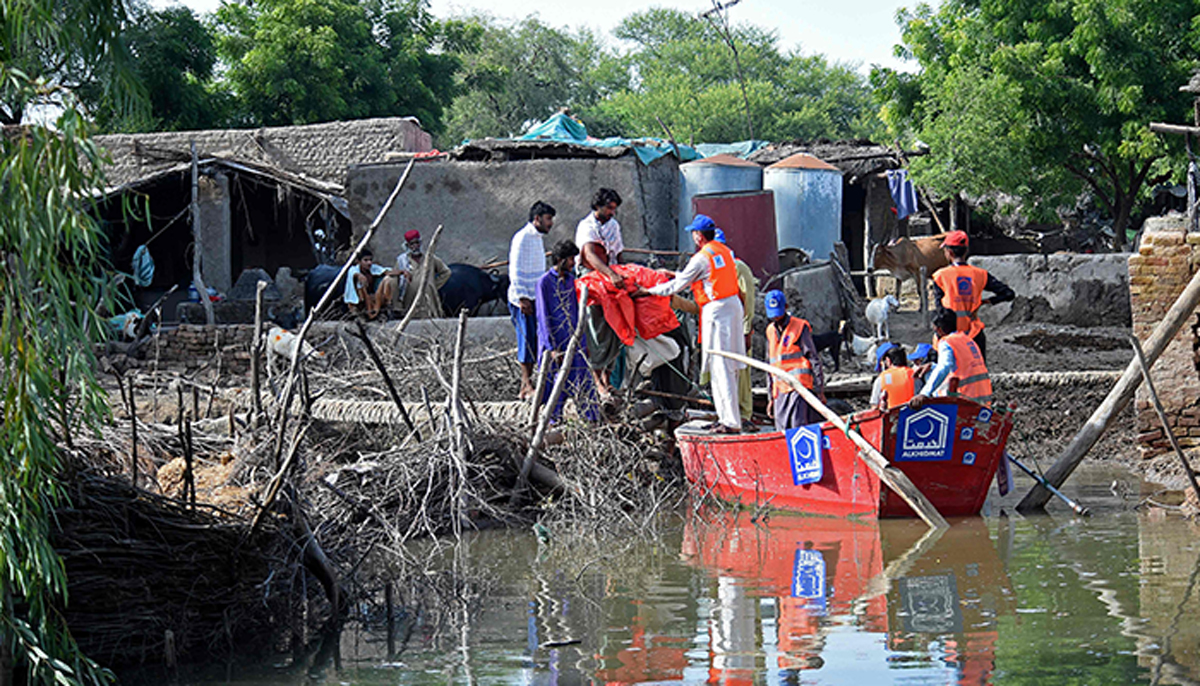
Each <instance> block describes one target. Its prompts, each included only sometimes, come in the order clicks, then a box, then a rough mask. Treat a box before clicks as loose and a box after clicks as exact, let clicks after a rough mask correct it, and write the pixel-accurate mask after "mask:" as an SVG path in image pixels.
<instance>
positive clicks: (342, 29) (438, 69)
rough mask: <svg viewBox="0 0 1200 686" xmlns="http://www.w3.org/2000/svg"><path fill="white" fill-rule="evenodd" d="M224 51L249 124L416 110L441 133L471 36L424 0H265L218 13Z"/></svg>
mask: <svg viewBox="0 0 1200 686" xmlns="http://www.w3.org/2000/svg"><path fill="white" fill-rule="evenodd" d="M217 26H218V30H219V36H218V50H219V53H220V54H221V56H222V57H223V58H224V60H225V61H226V62H227V63H228V67H229V69H228V74H227V78H228V80H229V83H230V85H231V86H232V88H233V91H234V93H235V94H236V96H237V98H238V99H239V101H240V104H241V106H242V107H243V108H244V109H245V111H246V113H247V115H248V117H249V119H250V120H251V122H252V123H255V124H259V125H282V124H308V123H315V122H323V121H332V120H337V119H358V118H363V117H382V116H397V115H411V116H416V117H417V118H418V119H420V120H421V123H422V124H423V125H424V126H425V128H427V129H429V130H431V131H435V132H436V131H438V130H440V128H441V125H442V121H441V119H442V111H443V109H444V107H445V106H446V105H447V104H449V102H450V100H451V98H452V97H453V81H452V75H453V73H454V72H455V70H456V69H457V67H458V60H459V58H458V56H457V55H458V53H459V52H461V51H463V50H465V49H468V48H469V46H468V45H464V44H463V43H464V42H465V41H466V40H468V39H469V38H470V34H469V32H467V31H464V30H463V29H462V27H460V26H458V25H456V24H453V23H451V24H442V23H439V22H436V21H434V20H433V19H432V17H431V16H430V14H429V12H428V7H427V2H426V1H425V0H396V1H395V2H393V1H391V0H372V1H371V2H368V3H360V2H357V1H356V0H258V1H257V2H254V3H249V2H245V3H225V4H223V5H222V6H221V8H220V9H219V10H218V11H217Z"/></svg>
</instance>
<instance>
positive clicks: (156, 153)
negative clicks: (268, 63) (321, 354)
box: [97, 118, 431, 316]
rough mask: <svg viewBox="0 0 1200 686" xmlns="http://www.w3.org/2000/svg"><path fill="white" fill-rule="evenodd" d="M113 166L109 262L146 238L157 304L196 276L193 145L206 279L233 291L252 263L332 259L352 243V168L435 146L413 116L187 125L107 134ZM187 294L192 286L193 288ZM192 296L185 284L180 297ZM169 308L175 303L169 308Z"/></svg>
mask: <svg viewBox="0 0 1200 686" xmlns="http://www.w3.org/2000/svg"><path fill="white" fill-rule="evenodd" d="M97 142H98V144H99V145H100V146H101V147H103V148H105V149H107V151H108V153H109V155H110V156H111V159H112V163H111V165H110V166H109V167H108V168H107V169H106V174H107V180H108V182H109V184H110V187H109V189H108V190H107V191H106V193H105V195H104V198H102V199H101V202H100V204H99V214H100V216H101V218H102V219H103V220H104V222H105V224H106V226H107V229H108V236H109V240H110V254H109V259H110V261H111V263H112V264H113V266H114V267H115V268H116V269H117V270H118V271H125V272H128V271H129V270H130V267H131V258H132V256H133V253H134V251H135V250H136V249H137V247H138V246H141V245H146V246H147V248H148V249H149V252H150V255H151V256H152V257H153V259H154V262H155V265H156V270H155V275H154V281H153V283H152V284H151V285H150V287H149V288H146V289H143V290H142V291H140V292H139V293H138V296H139V303H140V304H145V303H141V300H142V299H145V300H153V299H154V298H155V297H157V295H158V294H160V293H162V292H163V291H165V290H167V289H168V288H170V287H171V286H172V285H177V284H178V285H180V286H181V287H186V285H187V284H188V283H189V282H190V279H191V270H192V254H193V247H192V243H193V236H192V226H191V214H190V212H189V208H190V205H191V200H192V163H191V159H192V151H191V146H192V143H193V142H194V143H195V147H196V154H197V171H198V176H199V178H198V183H197V198H198V205H199V208H200V211H199V215H200V236H199V238H200V240H199V254H200V256H201V260H202V265H203V270H204V278H205V282H206V284H207V285H208V286H210V287H212V288H215V289H216V290H218V291H220V292H226V291H228V290H229V289H230V288H231V287H232V285H233V284H234V282H236V280H237V277H238V275H239V274H240V273H241V272H242V270H243V269H247V268H252V267H257V268H261V269H264V270H266V271H267V273H269V274H272V275H274V274H276V272H277V270H278V269H279V268H280V267H285V266H286V267H289V268H290V269H292V270H293V272H297V273H299V272H303V270H306V269H309V268H311V267H313V266H314V265H316V264H317V263H318V262H320V261H323V260H326V259H331V258H332V257H333V254H334V252H335V251H336V250H337V249H339V248H341V247H343V246H344V245H346V244H347V243H348V242H349V239H350V221H349V213H348V209H347V207H346V203H345V200H344V198H343V194H344V191H343V184H344V183H345V176H346V169H347V168H349V167H350V166H351V165H352V164H358V163H362V162H370V161H376V160H382V159H384V158H385V157H386V156H387V155H389V154H392V153H398V152H400V153H402V152H422V151H427V150H429V148H430V145H431V142H430V137H429V134H428V133H426V132H425V131H422V130H421V128H420V126H419V124H418V123H417V122H416V120H414V119H411V118H388V119H367V120H361V121H353V122H334V123H329V124H317V125H312V126H291V127H278V128H265V129H253V130H219V131H184V132H167V133H153V134H120V135H111V136H99V137H97ZM184 290H185V288H184ZM182 297H184V294H183V293H182V292H181V293H180V294H179V295H178V296H177V298H182ZM165 311H166V312H167V314H168V316H170V315H171V313H173V312H174V311H175V308H174V306H173V304H168V306H167V308H166V310H165Z"/></svg>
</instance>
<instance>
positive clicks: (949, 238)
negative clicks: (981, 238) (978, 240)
mask: <svg viewBox="0 0 1200 686" xmlns="http://www.w3.org/2000/svg"><path fill="white" fill-rule="evenodd" d="M959 245H961V246H962V247H964V248H965V247H967V232H966V231H951V232H950V233H948V234H946V240H944V241H942V247H943V248H950V247H955V246H959Z"/></svg>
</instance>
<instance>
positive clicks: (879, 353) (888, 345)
mask: <svg viewBox="0 0 1200 686" xmlns="http://www.w3.org/2000/svg"><path fill="white" fill-rule="evenodd" d="M895 347H896V344H895V343H892V342H891V341H884V342H883V343H882V344H881V345H880V346H879V347H878V348H875V371H877V372H881V371H883V356H884V355H886V354H887V351H889V350H891V349H892V348H895Z"/></svg>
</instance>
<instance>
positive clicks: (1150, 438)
mask: <svg viewBox="0 0 1200 686" xmlns="http://www.w3.org/2000/svg"><path fill="white" fill-rule="evenodd" d="M1162 437H1163V432H1162V429H1155V430H1154V431H1147V432H1146V433H1141V434H1138V437H1137V440H1138V443H1153V442H1154V441H1157V440H1159V439H1161V438H1162Z"/></svg>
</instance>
